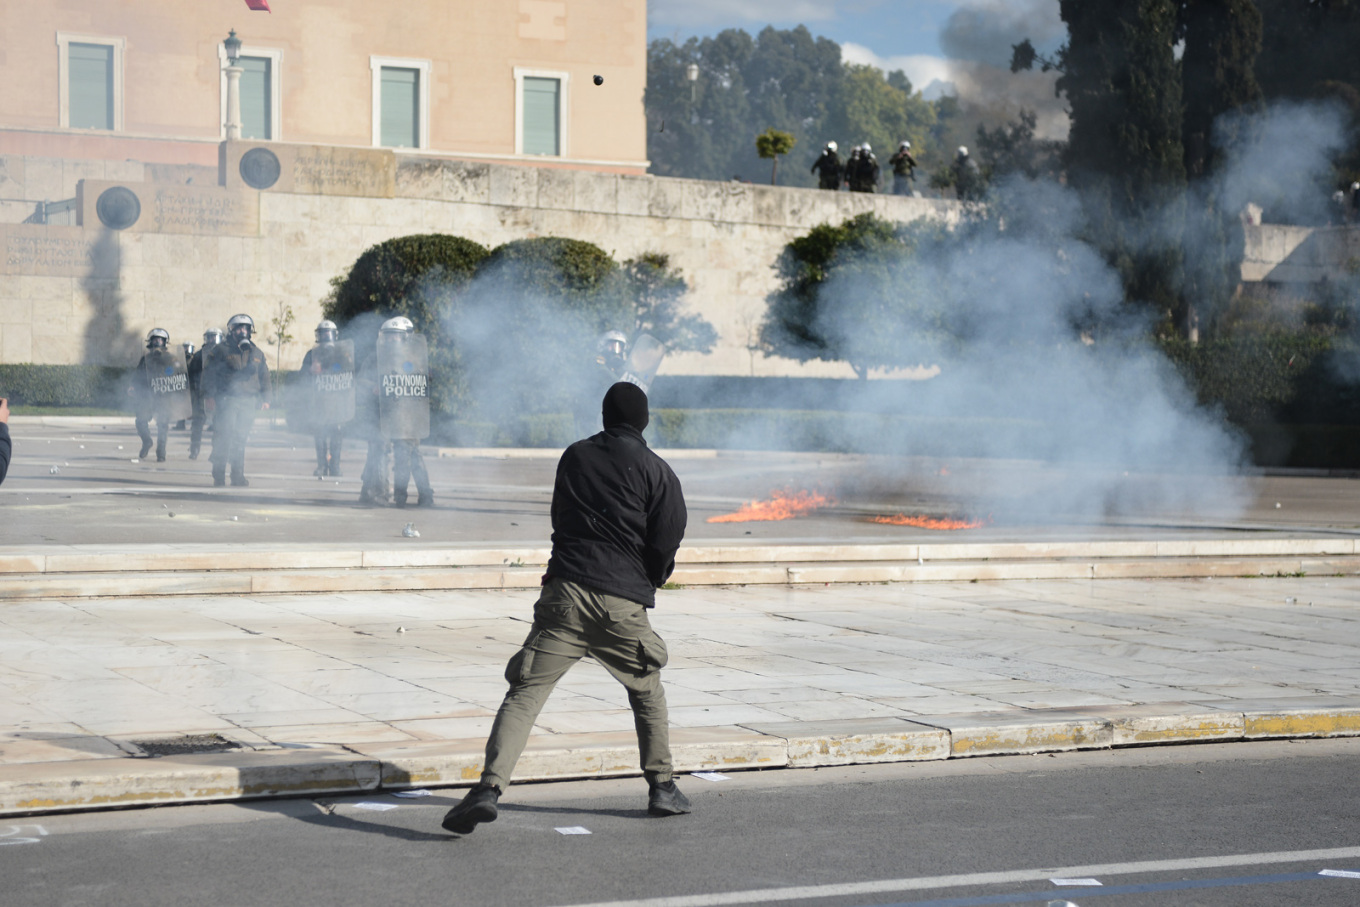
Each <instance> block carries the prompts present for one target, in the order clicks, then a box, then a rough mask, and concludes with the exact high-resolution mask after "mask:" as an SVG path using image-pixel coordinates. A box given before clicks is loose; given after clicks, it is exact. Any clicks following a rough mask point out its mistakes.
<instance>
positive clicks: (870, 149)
mask: <svg viewBox="0 0 1360 907" xmlns="http://www.w3.org/2000/svg"><path fill="white" fill-rule="evenodd" d="M873 152H874V149H872V148H870V147H869V143H868V142H865V143H864V153H865V154H873Z"/></svg>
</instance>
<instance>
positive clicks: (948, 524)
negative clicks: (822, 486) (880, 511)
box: [869, 513, 991, 531]
mask: <svg viewBox="0 0 1360 907" xmlns="http://www.w3.org/2000/svg"><path fill="white" fill-rule="evenodd" d="M869 522H871V523H887V524H888V525H890V526H915V527H916V528H917V529H938V530H945V531H952V530H956V529H980V528H981V527H983V526H986V525H987V524H988V523H990V522H991V520H945V519H936V518H935V517H929V516H907V515H906V514H905V513H899V514H895V515H893V516H872V517H869Z"/></svg>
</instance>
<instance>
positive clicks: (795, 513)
mask: <svg viewBox="0 0 1360 907" xmlns="http://www.w3.org/2000/svg"><path fill="white" fill-rule="evenodd" d="M834 503H836V502H835V501H834V500H833V499H831V498H829V497H827V496H826V495H824V494H821V493H820V492H816V491H788V490H785V491H772V492H770V500H768V501H750V502H749V503H746V504H742V505H741V507H739V508H738V509H737V512H736V513H725V514H723V515H722V516H711V517H709V518H708V522H710V523H753V522H761V521H768V520H791V519H793V518H794V517H799V516H802V515H803V514H805V513H811V512H812V511H814V510H816V509H817V508H819V507H826V506H827V505H829V504H834Z"/></svg>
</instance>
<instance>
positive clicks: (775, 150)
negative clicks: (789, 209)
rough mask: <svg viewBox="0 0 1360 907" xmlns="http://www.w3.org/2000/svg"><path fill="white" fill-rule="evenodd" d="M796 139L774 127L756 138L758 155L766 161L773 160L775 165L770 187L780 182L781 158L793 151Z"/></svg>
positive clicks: (771, 171) (771, 172) (771, 169)
mask: <svg viewBox="0 0 1360 907" xmlns="http://www.w3.org/2000/svg"><path fill="white" fill-rule="evenodd" d="M794 141H795V139H794V137H793V136H792V135H790V134H789V133H787V132H780V131H779V130H778V129H775V128H774V127H770V128H769V129H766V130H765V131H764V132H762V133H761V134H760V135H758V136H756V154H758V155H760V157H761V158H763V159H765V160H771V159H773V161H774V165H773V167H771V168H770V185H771V186H773V185H775V184H776V183H778V181H779V156H780V155H781V154H788V153H789V152H790V151H792V150H793V144H794Z"/></svg>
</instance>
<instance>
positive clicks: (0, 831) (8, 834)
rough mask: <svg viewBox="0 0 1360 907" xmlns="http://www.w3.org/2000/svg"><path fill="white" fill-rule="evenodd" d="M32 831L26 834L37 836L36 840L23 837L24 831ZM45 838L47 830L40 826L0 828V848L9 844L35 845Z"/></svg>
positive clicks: (6, 826) (8, 826) (7, 826)
mask: <svg viewBox="0 0 1360 907" xmlns="http://www.w3.org/2000/svg"><path fill="white" fill-rule="evenodd" d="M25 828H28V829H32V831H29V832H27V834H33V835H37V836H38V837H36V838H29V837H23V835H24V834H25V832H24V829H25ZM45 837H47V829H45V828H43V827H42V826H41V825H5V826H0V847H5V846H7V845H10V844H37V843H38V842H39V841H40V840H42V839H43V838H45Z"/></svg>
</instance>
